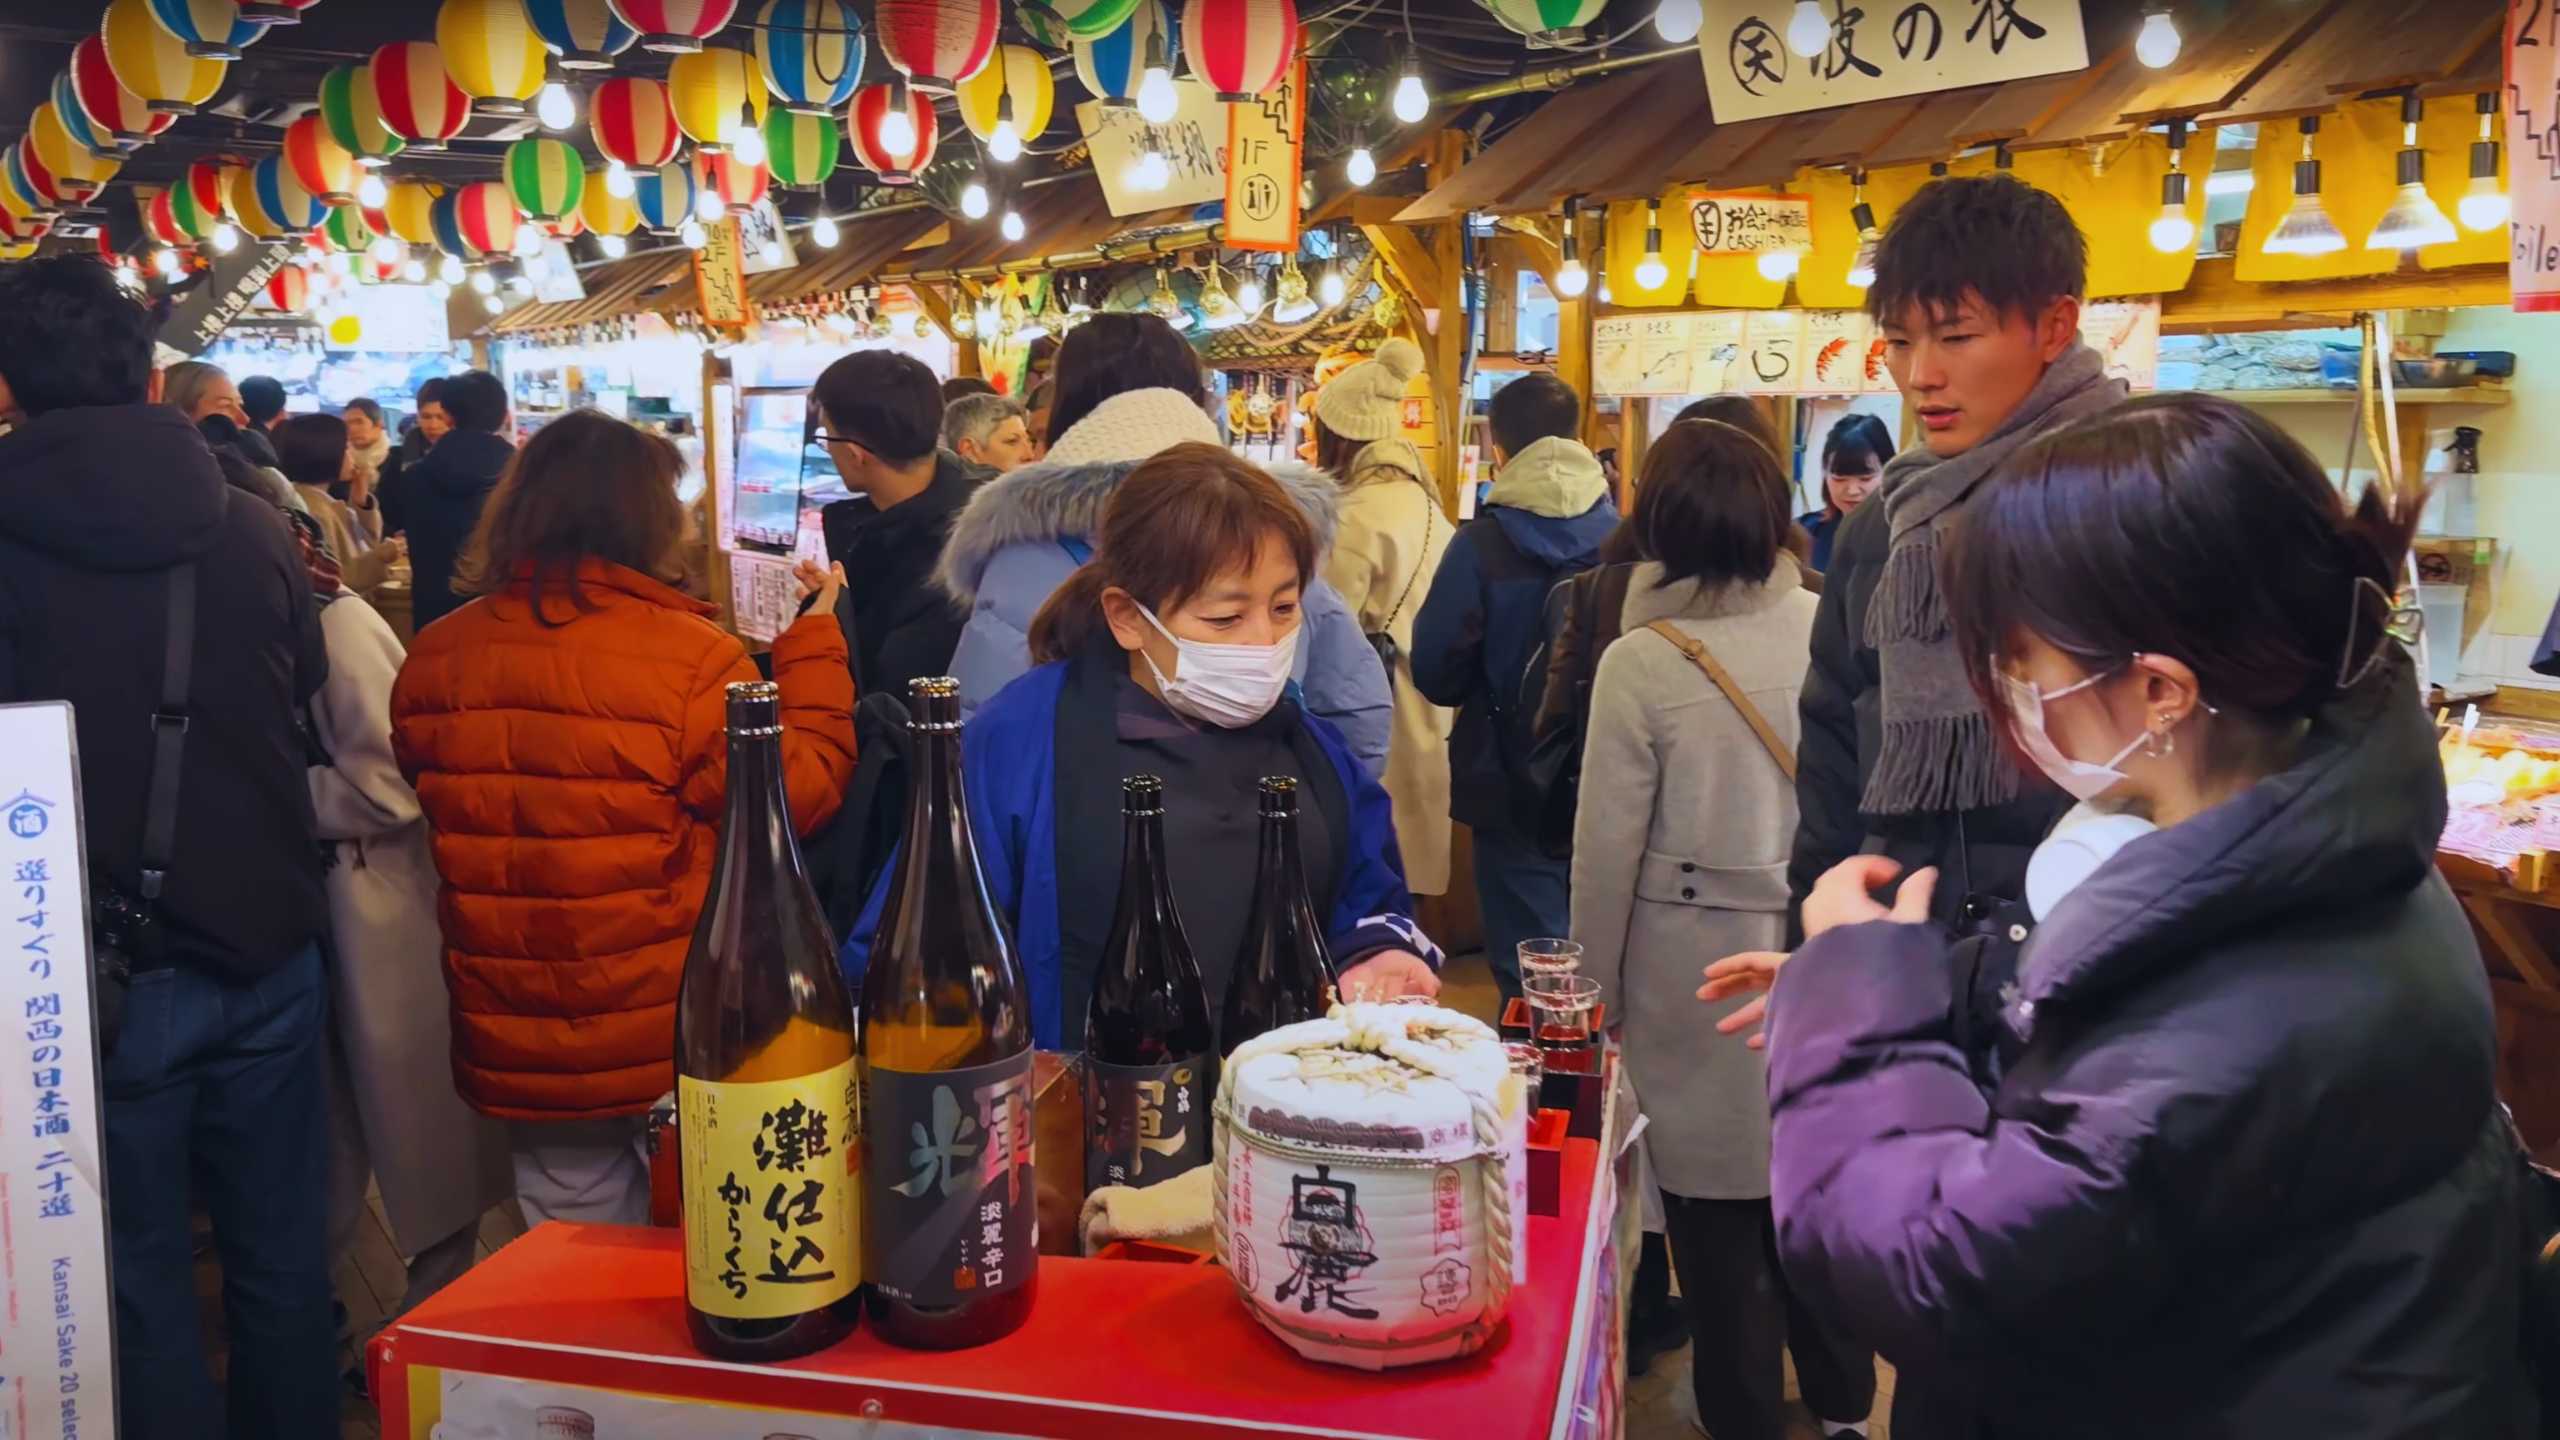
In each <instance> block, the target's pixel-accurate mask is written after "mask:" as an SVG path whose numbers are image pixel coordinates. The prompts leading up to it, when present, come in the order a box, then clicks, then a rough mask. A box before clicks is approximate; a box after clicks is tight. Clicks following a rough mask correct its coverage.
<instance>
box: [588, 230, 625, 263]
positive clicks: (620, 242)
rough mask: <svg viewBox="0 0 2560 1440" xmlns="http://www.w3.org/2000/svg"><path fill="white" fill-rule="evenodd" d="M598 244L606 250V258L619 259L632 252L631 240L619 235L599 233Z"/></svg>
mask: <svg viewBox="0 0 2560 1440" xmlns="http://www.w3.org/2000/svg"><path fill="white" fill-rule="evenodd" d="M596 245H597V247H598V248H600V249H602V250H603V251H604V258H606V259H607V260H619V259H621V258H622V257H623V256H625V255H628V254H630V253H631V242H630V241H628V240H625V239H623V238H622V237H621V236H619V235H599V236H597V237H596Z"/></svg>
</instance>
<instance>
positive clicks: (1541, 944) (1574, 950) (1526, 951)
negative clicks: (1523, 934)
mask: <svg viewBox="0 0 2560 1440" xmlns="http://www.w3.org/2000/svg"><path fill="white" fill-rule="evenodd" d="M1519 955H1520V978H1521V979H1522V980H1527V979H1528V978H1529V977H1530V976H1532V975H1571V974H1573V973H1575V972H1576V971H1579V970H1580V969H1581V968H1582V946H1581V945H1580V944H1578V943H1576V942H1574V941H1571V940H1556V939H1546V940H1523V941H1521V942H1520V946H1519Z"/></svg>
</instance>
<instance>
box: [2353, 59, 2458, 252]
mask: <svg viewBox="0 0 2560 1440" xmlns="http://www.w3.org/2000/svg"><path fill="white" fill-rule="evenodd" d="M2423 108H2424V107H2423V104H2422V102H2421V101H2420V100H2419V99H2418V97H2417V96H2416V95H2415V94H2409V95H2403V96H2401V97H2400V155H2399V159H2398V163H2397V167H2396V169H2395V171H2394V173H2395V174H2396V175H2397V176H2398V177H2399V188H2398V189H2396V190H2394V191H2392V192H2391V206H2390V208H2389V209H2387V210H2384V211H2383V212H2382V219H2381V220H2379V221H2378V222H2376V223H2375V225H2374V227H2373V233H2372V234H2371V235H2368V236H2366V237H2365V242H2364V248H2366V249H2367V250H2417V249H2421V248H2423V247H2425V246H2428V245H2442V244H2446V243H2447V242H2449V241H2453V240H2457V239H2459V238H2461V237H2460V235H2459V234H2458V233H2457V232H2456V231H2455V230H2454V228H2453V222H2452V221H2450V220H2447V219H2446V218H2444V211H2443V210H2442V209H2441V208H2440V207H2438V206H2437V204H2436V202H2435V197H2434V196H2432V195H2429V194H2428V193H2427V152H2425V151H2424V150H2421V149H2419V148H2418V119H2419V117H2420V115H2421V114H2422V113H2423Z"/></svg>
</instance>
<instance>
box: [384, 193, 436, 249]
mask: <svg viewBox="0 0 2560 1440" xmlns="http://www.w3.org/2000/svg"><path fill="white" fill-rule="evenodd" d="M443 195H444V187H443V186H441V185H438V184H435V183H433V182H431V181H426V180H400V181H395V182H394V183H393V184H392V186H391V198H390V199H389V200H388V201H386V202H384V204H383V207H382V215H383V218H384V219H385V220H388V221H389V222H391V233H392V234H394V235H397V236H399V237H400V238H401V239H403V240H405V241H407V242H409V243H410V244H412V245H433V244H434V243H436V227H435V214H434V212H435V204H436V201H437V200H438V199H440V198H442V196H443Z"/></svg>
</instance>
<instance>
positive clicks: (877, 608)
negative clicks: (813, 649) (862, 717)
mask: <svg viewBox="0 0 2560 1440" xmlns="http://www.w3.org/2000/svg"><path fill="white" fill-rule="evenodd" d="M989 473H990V472H988V471H986V470H984V469H982V468H980V467H978V466H974V465H971V464H970V463H968V462H967V461H965V460H963V459H961V458H960V457H959V456H957V455H954V454H952V453H951V452H949V451H947V450H944V451H938V452H936V456H935V460H934V469H933V480H932V482H931V483H930V484H928V485H926V486H925V487H924V489H923V490H922V491H921V492H920V493H918V494H917V495H916V496H915V497H914V498H913V499H910V500H908V501H907V502H906V503H905V504H902V505H892V506H890V507H889V508H888V509H886V510H879V509H875V508H873V506H872V504H871V502H870V501H869V500H867V499H863V498H860V497H856V498H854V499H851V500H838V501H836V502H835V503H834V504H832V505H829V506H828V507H827V508H826V509H825V510H823V511H821V512H819V516H818V519H819V523H820V524H821V525H822V526H823V527H824V529H825V531H826V537H827V558H828V559H829V560H831V561H834V562H835V563H837V564H839V565H842V566H843V567H844V577H845V585H844V609H845V611H846V612H847V613H848V614H849V616H850V620H849V623H848V624H847V627H846V638H847V639H848V640H849V641H850V642H851V644H850V649H851V651H852V654H853V681H854V688H855V691H856V693H857V694H861V695H895V696H897V697H899V698H900V699H904V698H906V693H907V682H908V681H910V680H914V679H917V678H919V677H922V676H932V675H947V674H949V673H950V672H951V652H952V651H953V650H954V649H956V648H958V646H959V644H960V630H961V627H962V626H964V625H966V624H968V622H969V612H968V611H967V610H966V609H965V608H963V607H962V606H961V604H960V602H959V601H957V600H954V599H952V598H951V592H949V591H947V590H945V589H943V588H942V587H941V586H940V585H939V584H937V583H935V581H934V578H933V567H934V565H935V563H936V562H937V561H939V560H940V559H941V558H942V542H943V541H944V540H946V539H949V538H950V535H951V521H952V518H953V517H954V516H956V515H958V514H959V513H960V508H961V507H962V506H964V505H966V504H968V503H969V496H970V495H971V494H972V493H974V492H975V491H976V490H977V488H978V483H979V482H980V481H982V480H984V479H986V478H987V476H988V474H989Z"/></svg>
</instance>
